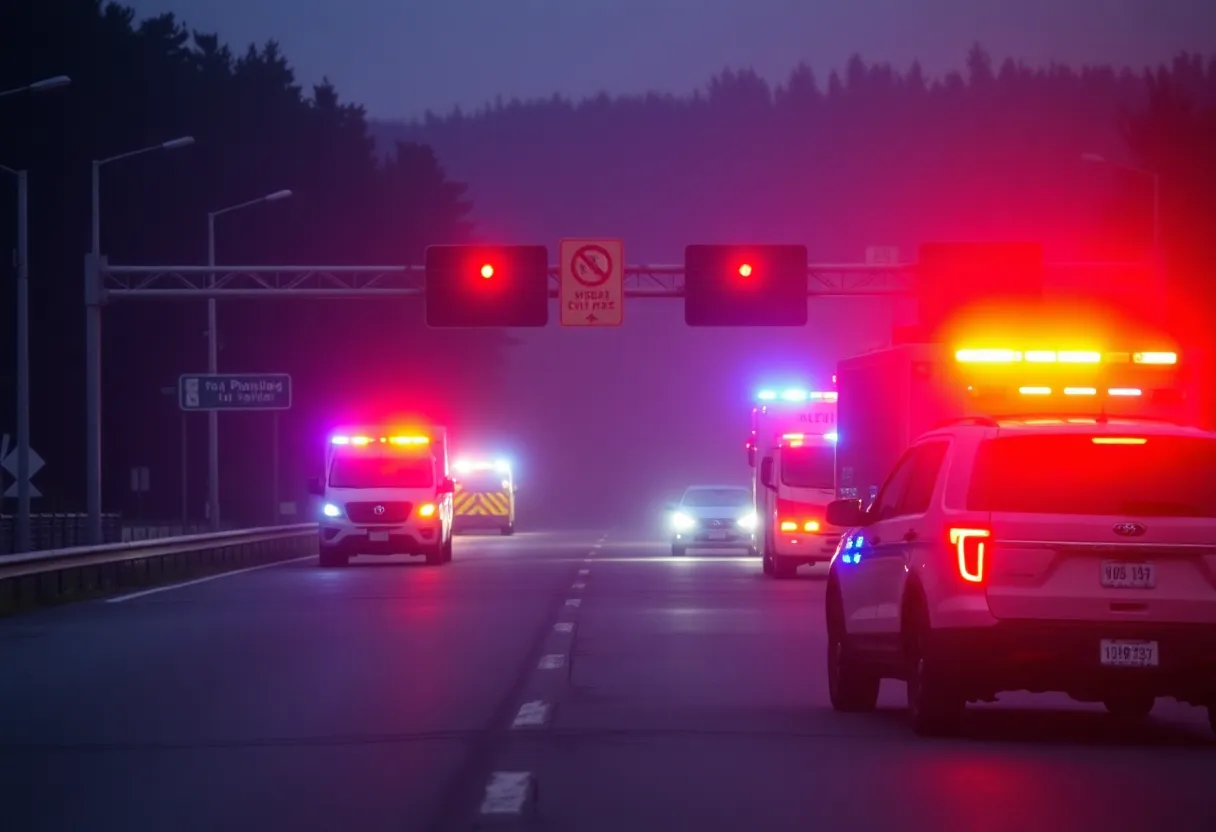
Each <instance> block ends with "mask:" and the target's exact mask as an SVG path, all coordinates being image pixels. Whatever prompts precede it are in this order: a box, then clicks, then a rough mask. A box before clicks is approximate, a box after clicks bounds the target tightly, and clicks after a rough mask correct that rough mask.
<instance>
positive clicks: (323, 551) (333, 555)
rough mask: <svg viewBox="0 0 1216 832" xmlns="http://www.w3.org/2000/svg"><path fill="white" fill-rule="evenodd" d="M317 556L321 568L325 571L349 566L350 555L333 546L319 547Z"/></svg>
mask: <svg viewBox="0 0 1216 832" xmlns="http://www.w3.org/2000/svg"><path fill="white" fill-rule="evenodd" d="M317 555H318V558H317V559H318V560H319V561H320V563H321V566H323V567H325V568H326V569H331V568H335V567H340V566H349V565H350V555H348V554H346V553H345V552H343V551H342V550H341V549H338V548H337V547H335V546H320V547H318V549H317Z"/></svg>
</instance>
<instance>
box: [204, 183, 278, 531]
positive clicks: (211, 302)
mask: <svg viewBox="0 0 1216 832" xmlns="http://www.w3.org/2000/svg"><path fill="white" fill-rule="evenodd" d="M290 196H291V191H289V190H286V189H284V190H281V191H273V192H271V193H268V194H265V195H264V196H260V197H258V198H257V199H249V200H246V201H245V202H238V203H237V204H235V205H229V206H228V207H227V208H220V209H219V210H218V211H211V212H210V213H208V214H207V265H208V266H210V267H211V268H212V269H213V271H211V272H210V274H209V276H208V285H209V286H211V287H212V288H214V287H215V271H214V269H215V218H216V217H222V216H224V215H225V214H231V213H233V212H235V211H240V210H242V209H243V208H250V207H252V206H254V205H260V204H262V203H263V202H278V201H279V200H282V199H288V198H289V197H290ZM219 349H220V348H219V331H218V326H217V324H216V304H215V298H214V297H209V298H207V373H208V375H215V374H216V373H218V372H219V363H220V361H219ZM219 416H220V414H219V412H218V411H215V410H210V411H208V412H207V507H208V508H209V510H210V511H209V514H210V515H211V516H210V518H209V519H210V521H211V528H212V529H214V530H215V531H219V528H220V419H219ZM275 419H276V420H277V419H278V413H277V412H276V413H275ZM275 450H276V453H277V450H278V431H277V421H276V431H275ZM276 476H277V471H276ZM275 498H276V500H277V498H278V495H275Z"/></svg>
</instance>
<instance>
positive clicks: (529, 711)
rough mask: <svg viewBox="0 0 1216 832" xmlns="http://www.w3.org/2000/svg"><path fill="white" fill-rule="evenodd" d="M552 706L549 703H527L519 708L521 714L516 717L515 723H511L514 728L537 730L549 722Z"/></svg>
mask: <svg viewBox="0 0 1216 832" xmlns="http://www.w3.org/2000/svg"><path fill="white" fill-rule="evenodd" d="M551 707H552V706H551V705H550V704H549V703H548V702H541V701H540V700H537V701H535V702H525V703H524V704H522V705H520V706H519V713H517V714H516V715H515V721H514V722H512V723H511V727H512V728H535V727H537V726H540V725H544V724H545V723H546V722H548V721H549V709H550V708H551Z"/></svg>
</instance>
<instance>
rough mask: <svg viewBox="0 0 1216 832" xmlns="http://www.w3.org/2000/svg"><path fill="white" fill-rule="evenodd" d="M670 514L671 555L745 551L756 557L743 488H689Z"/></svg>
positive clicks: (749, 508) (746, 490) (753, 514)
mask: <svg viewBox="0 0 1216 832" xmlns="http://www.w3.org/2000/svg"><path fill="white" fill-rule="evenodd" d="M668 509H669V510H670V511H671V512H672V514H671V525H672V532H671V554H672V555H673V556H675V557H680V556H681V555H683V554H684V553H685V552H686V551H687V550H689V549H691V548H704V549H739V548H742V549H747V551H748V553H749V554H751V555H755V554H756V539H755V535H754V534H753V530H754V529H755V528H756V512H755V509H754V508H753V507H752V494H751V489H749V488H748V487H747V486H745V485H693V486H689V487H688V488H687V489H686V490H685V491H684V496H683V497H681V498H680V502H679V503H677V504H675V505H672V506H668Z"/></svg>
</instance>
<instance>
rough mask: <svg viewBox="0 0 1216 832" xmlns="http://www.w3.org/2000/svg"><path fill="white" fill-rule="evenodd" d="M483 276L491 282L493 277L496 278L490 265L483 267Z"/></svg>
mask: <svg viewBox="0 0 1216 832" xmlns="http://www.w3.org/2000/svg"><path fill="white" fill-rule="evenodd" d="M481 276H482V278H484V279H485V280H489V279H490V278H491V277H493V276H494V267H493V266H491V265H490V264H489V263H486V264H484V265H483V266H482V267H481Z"/></svg>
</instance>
